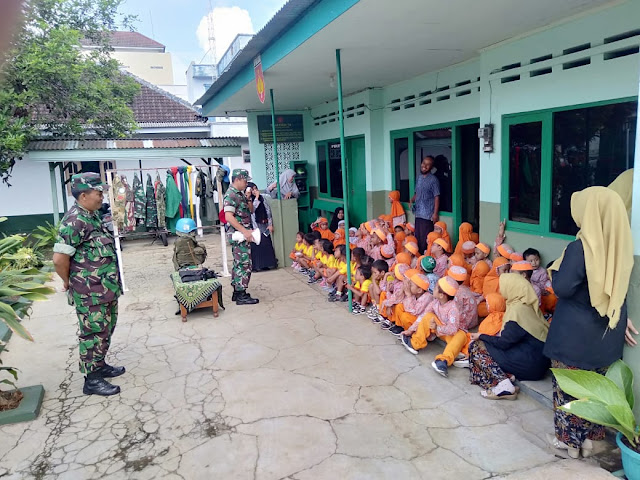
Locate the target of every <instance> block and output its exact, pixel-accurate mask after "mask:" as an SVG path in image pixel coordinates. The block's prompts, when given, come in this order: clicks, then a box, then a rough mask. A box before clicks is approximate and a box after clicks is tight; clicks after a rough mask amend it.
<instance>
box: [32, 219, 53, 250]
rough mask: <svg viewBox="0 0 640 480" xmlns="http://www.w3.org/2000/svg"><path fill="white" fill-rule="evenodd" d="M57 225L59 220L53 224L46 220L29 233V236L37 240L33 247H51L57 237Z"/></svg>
mask: <svg viewBox="0 0 640 480" xmlns="http://www.w3.org/2000/svg"><path fill="white" fill-rule="evenodd" d="M59 227H60V223H59V222H58V223H57V224H56V225H53V224H52V223H50V222H46V223H45V224H44V225H39V226H38V227H37V228H36V229H35V230H34V231H33V233H32V234H31V236H32V237H33V238H35V239H36V240H37V241H36V244H35V248H36V249H40V248H51V247H53V245H54V244H55V243H56V240H57V238H58V229H59Z"/></svg>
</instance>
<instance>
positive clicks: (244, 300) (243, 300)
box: [236, 292, 260, 305]
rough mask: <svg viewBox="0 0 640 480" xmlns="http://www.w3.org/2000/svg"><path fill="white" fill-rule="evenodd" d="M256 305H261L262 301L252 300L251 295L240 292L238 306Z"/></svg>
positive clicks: (237, 299)
mask: <svg viewBox="0 0 640 480" xmlns="http://www.w3.org/2000/svg"><path fill="white" fill-rule="evenodd" d="M256 303H260V300H258V299H257V298H251V295H249V294H248V293H247V292H238V296H237V297H236V305H255V304H256Z"/></svg>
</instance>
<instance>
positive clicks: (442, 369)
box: [431, 360, 449, 378]
mask: <svg viewBox="0 0 640 480" xmlns="http://www.w3.org/2000/svg"><path fill="white" fill-rule="evenodd" d="M431 366H432V367H433V369H434V370H435V371H436V372H438V373H439V374H440V375H442V376H443V377H444V378H447V377H448V376H449V367H448V366H447V362H445V361H444V360H434V361H433V363H431Z"/></svg>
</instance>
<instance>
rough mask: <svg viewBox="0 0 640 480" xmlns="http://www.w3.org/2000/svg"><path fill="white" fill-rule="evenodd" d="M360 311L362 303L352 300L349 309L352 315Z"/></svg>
mask: <svg viewBox="0 0 640 480" xmlns="http://www.w3.org/2000/svg"><path fill="white" fill-rule="evenodd" d="M361 313H362V305H360V304H359V303H356V302H353V308H352V309H351V314H352V315H360V314H361Z"/></svg>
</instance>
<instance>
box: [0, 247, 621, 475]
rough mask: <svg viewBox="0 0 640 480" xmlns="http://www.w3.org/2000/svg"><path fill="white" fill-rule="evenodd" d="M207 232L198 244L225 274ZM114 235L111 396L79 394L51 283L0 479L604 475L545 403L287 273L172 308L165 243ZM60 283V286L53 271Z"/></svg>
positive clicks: (24, 365)
mask: <svg viewBox="0 0 640 480" xmlns="http://www.w3.org/2000/svg"><path fill="white" fill-rule="evenodd" d="M219 241H220V240H219V236H217V235H209V236H207V237H206V239H205V243H206V244H207V247H208V250H209V255H210V259H211V260H209V261H208V262H207V266H208V267H209V268H215V270H216V271H221V270H222V268H221V265H220V263H219V260H217V259H218V258H219V251H220V243H219ZM149 243H150V242H149V241H137V242H127V243H126V247H125V250H124V252H123V254H124V265H125V272H126V281H127V284H128V287H129V289H130V291H129V292H127V294H126V295H125V296H124V297H122V299H121V302H120V318H119V323H118V326H117V329H116V332H115V335H114V339H113V344H112V350H111V352H110V357H109V362H110V363H111V364H114V365H124V366H126V368H127V373H126V374H125V375H123V376H121V377H118V378H116V379H114V380H113V382H114V383H115V384H118V385H120V386H121V387H122V393H121V394H120V395H119V396H114V397H108V398H102V397H96V396H85V395H83V394H82V382H83V377H82V375H81V374H80V373H79V372H78V368H77V345H76V337H75V334H76V319H75V316H74V315H73V313H72V307H70V306H68V305H67V303H66V299H65V296H64V295H63V294H61V293H58V294H56V295H54V296H52V297H51V298H50V299H49V300H47V301H45V302H40V303H37V304H35V305H34V308H33V315H32V317H31V319H30V320H27V321H26V322H25V325H26V326H27V327H28V329H29V330H30V331H31V333H32V334H33V336H34V337H35V339H36V341H35V343H33V344H30V343H28V342H25V341H22V340H21V339H19V338H17V337H15V336H14V338H12V339H11V341H10V342H9V350H10V351H9V352H8V353H7V354H4V355H3V361H4V363H5V364H6V365H14V366H17V367H19V368H20V370H21V372H20V381H19V384H20V385H21V386H28V385H32V384H43V385H44V387H45V389H46V394H45V401H44V404H43V408H42V411H41V413H40V416H39V418H38V419H36V420H35V421H33V422H30V423H22V424H17V425H12V426H4V427H0V478H3V479H25V478H37V479H44V478H59V479H94V478H95V479H152V478H167V479H172V478H176V479H178V478H182V479H189V480H191V479H223V480H226V479H233V480H235V479H258V480H270V479H299V480H305V479H338V478H339V479H341V480H348V479H419V478H423V479H430V480H436V479H450V478H452V477H454V476H455V477H456V478H460V479H470V480H473V479H484V478H489V477H493V478H495V477H498V478H505V477H506V478H510V479H532V478H533V479H537V478H539V479H544V480H549V479H554V478H558V479H566V478H572V479H576V478H585V479H587V478H588V479H599V478H613V477H611V476H610V475H609V474H608V473H607V472H605V471H604V470H601V469H599V468H598V467H596V466H594V465H592V464H591V463H588V462H586V461H572V460H563V459H561V458H558V457H557V456H555V452H553V451H551V450H550V449H549V448H547V447H546V445H545V440H544V434H545V433H552V432H553V420H552V412H551V411H550V410H548V409H546V408H545V407H543V406H541V405H540V404H539V403H537V402H535V401H534V400H532V399H530V398H529V397H527V396H526V395H520V397H519V398H518V400H517V401H515V402H508V401H505V402H492V401H488V400H485V399H483V398H481V397H480V393H479V392H480V390H479V389H478V388H477V387H474V386H471V385H469V382H468V371H467V370H459V369H455V368H452V369H451V372H450V376H449V378H448V379H444V378H442V377H440V376H439V375H437V374H436V373H435V372H434V371H433V370H432V368H431V367H430V363H431V361H432V360H433V356H434V355H435V354H436V352H437V350H438V348H439V346H438V345H436V344H433V345H430V346H429V347H428V348H427V349H426V351H423V352H421V353H420V355H418V356H414V355H411V354H409V353H408V352H406V350H405V349H404V348H403V347H402V346H401V345H400V344H399V343H398V342H397V340H396V339H395V337H393V336H391V335H390V334H389V333H387V332H385V331H382V330H381V329H380V328H378V327H377V326H375V325H373V324H372V323H371V322H370V321H369V320H368V319H367V318H366V316H357V317H355V316H352V315H351V314H349V313H348V312H346V310H345V309H344V307H343V305H336V304H330V303H328V302H327V301H326V299H325V297H324V296H323V295H321V294H320V293H319V292H318V291H316V290H314V289H312V288H310V287H308V286H307V285H306V283H305V282H304V281H303V280H304V279H302V278H301V277H300V276H299V275H298V274H296V273H292V272H291V271H289V270H279V271H276V272H266V273H259V274H255V275H254V276H253V279H252V281H251V289H250V292H251V293H252V294H253V295H254V296H257V297H258V298H260V304H259V305H256V306H243V307H238V306H236V305H235V304H233V303H232V302H231V301H230V295H231V292H230V288H229V287H228V285H229V281H228V279H223V280H222V281H223V285H224V296H225V305H226V307H227V310H226V311H221V314H220V316H219V318H217V319H214V318H213V316H212V315H211V311H210V310H201V311H198V312H196V313H193V314H191V315H190V316H189V318H188V322H187V323H182V322H181V321H180V316H176V315H174V313H175V311H176V302H175V300H174V299H173V290H172V287H171V284H170V281H169V273H170V272H171V271H172V265H171V255H172V248H171V246H170V247H168V248H164V247H162V246H161V245H157V244H156V245H153V246H149ZM56 285H57V286H59V285H60V282H59V281H58V282H57V283H56Z"/></svg>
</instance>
